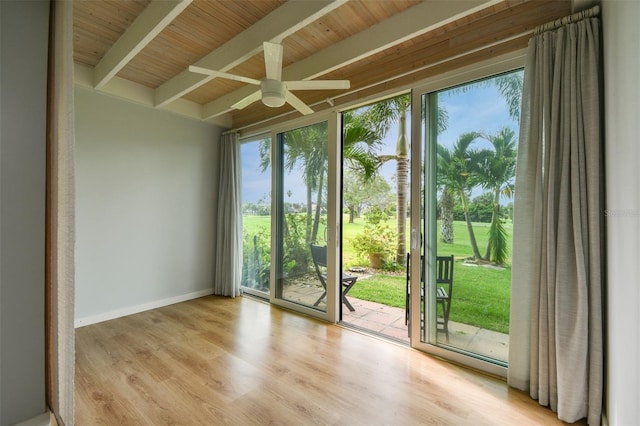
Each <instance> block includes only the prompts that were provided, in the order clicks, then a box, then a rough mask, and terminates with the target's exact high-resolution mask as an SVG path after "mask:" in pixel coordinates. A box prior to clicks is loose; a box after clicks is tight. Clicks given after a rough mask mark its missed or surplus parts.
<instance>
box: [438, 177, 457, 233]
mask: <svg viewBox="0 0 640 426" xmlns="http://www.w3.org/2000/svg"><path fill="white" fill-rule="evenodd" d="M453 206H454V201H453V194H452V193H451V189H450V188H449V187H448V186H445V187H444V189H443V190H442V196H441V197H440V238H441V240H442V242H443V243H446V244H453Z"/></svg>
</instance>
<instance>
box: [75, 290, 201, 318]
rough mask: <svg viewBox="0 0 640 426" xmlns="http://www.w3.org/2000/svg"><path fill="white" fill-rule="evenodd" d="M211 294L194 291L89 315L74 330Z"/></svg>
mask: <svg viewBox="0 0 640 426" xmlns="http://www.w3.org/2000/svg"><path fill="white" fill-rule="evenodd" d="M210 294H213V289H210V288H209V289H206V290H200V291H195V292H193V293H188V294H182V295H180V296H174V297H169V298H167V299H162V300H155V301H153V302H149V303H143V304H142V305H136V306H127V307H126V308H121V309H116V310H114V311H109V312H104V313H102V314H98V315H91V316H88V317H84V318H77V319H76V320H75V322H74V325H75V328H79V327H84V326H86V325H91V324H97V323H99V322H103V321H108V320H112V319H116V318H120V317H124V316H127V315H132V314H137V313H139V312H144V311H149V310H151V309H156V308H161V307H163V306H168V305H173V304H175V303H180V302H185V301H187V300H192V299H197V298H199V297H204V296H209V295H210Z"/></svg>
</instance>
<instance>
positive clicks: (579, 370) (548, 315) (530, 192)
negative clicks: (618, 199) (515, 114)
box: [508, 17, 604, 424]
mask: <svg viewBox="0 0 640 426" xmlns="http://www.w3.org/2000/svg"><path fill="white" fill-rule="evenodd" d="M569 21H571V20H569ZM600 38H601V37H600V19H599V18H597V17H591V18H588V19H583V20H581V21H578V22H569V23H566V24H563V25H561V26H560V27H558V28H554V29H552V30H547V31H544V32H542V33H540V34H537V35H536V36H534V37H533V38H532V39H531V40H530V42H529V47H528V54H527V62H526V65H525V77H524V88H523V104H522V118H521V128H520V141H519V148H518V151H519V152H518V163H517V171H516V195H515V201H514V235H513V239H514V242H513V265H512V267H513V269H512V277H513V278H512V290H511V291H512V295H511V300H512V304H511V330H510V336H511V337H510V339H511V341H510V347H509V373H508V380H509V384H510V385H511V386H513V387H516V388H519V389H522V390H527V391H529V393H530V395H531V397H532V398H534V399H537V400H538V401H539V403H540V404H542V405H548V406H550V407H551V409H552V410H554V411H556V412H557V413H558V417H559V418H560V419H561V420H564V421H567V422H574V421H577V420H579V419H582V418H585V417H586V418H587V419H588V422H589V424H599V423H600V421H601V411H602V397H603V368H604V366H603V351H604V347H603V289H604V284H603V279H604V278H603V277H604V275H603V270H604V250H603V240H604V235H603V212H604V190H603V188H604V185H603V179H604V173H603V156H602V152H603V142H604V141H603V136H602V135H603V123H602V99H603V98H602V76H601V51H600Z"/></svg>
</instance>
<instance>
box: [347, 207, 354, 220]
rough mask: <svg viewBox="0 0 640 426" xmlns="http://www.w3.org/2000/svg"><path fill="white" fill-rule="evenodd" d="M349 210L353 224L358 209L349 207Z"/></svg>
mask: <svg viewBox="0 0 640 426" xmlns="http://www.w3.org/2000/svg"><path fill="white" fill-rule="evenodd" d="M347 208H348V209H349V223H353V221H354V220H355V218H356V209H355V207H353V206H348V207H347Z"/></svg>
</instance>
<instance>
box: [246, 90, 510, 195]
mask: <svg viewBox="0 0 640 426" xmlns="http://www.w3.org/2000/svg"><path fill="white" fill-rule="evenodd" d="M439 102H440V106H441V107H444V108H445V109H446V110H447V113H448V116H449V125H448V129H447V130H446V131H445V132H443V133H441V134H440V135H439V136H438V141H439V143H441V144H442V145H445V146H448V147H451V146H452V145H453V144H454V143H455V142H456V140H457V139H458V136H459V135H461V134H462V133H466V132H471V131H478V132H485V133H489V134H493V133H497V132H498V131H499V130H500V129H501V128H502V127H504V126H508V127H510V128H512V129H513V130H514V131H516V134H517V133H518V124H517V123H516V122H515V121H514V120H512V119H511V118H510V117H509V113H508V109H507V105H506V103H505V101H504V100H503V99H502V97H501V96H500V94H499V93H498V90H497V89H496V88H495V86H493V85H485V86H476V87H475V88H474V89H473V90H470V91H467V92H461V91H456V92H449V91H445V92H442V93H441V95H440V97H439ZM410 128H411V127H410V123H407V129H410ZM397 138H398V126H397V125H394V126H392V127H391V130H390V131H389V134H388V135H387V136H386V137H385V138H384V141H383V147H382V149H381V150H380V152H381V154H393V153H394V152H395V144H396V141H397ZM490 146H491V145H490V144H489V143H488V142H486V141H485V142H482V141H478V142H477V145H475V147H476V148H478V149H482V148H488V147H490ZM257 152H258V151H257V144H249V145H247V144H244V145H243V147H242V153H241V156H242V170H243V172H242V173H243V182H242V185H243V199H242V202H243V203H247V202H250V203H256V202H258V201H259V200H260V199H261V198H263V197H264V196H265V194H269V193H270V191H271V175H270V171H268V172H267V173H266V174H265V173H262V172H261V171H260V169H259V161H260V160H259V158H258V155H257ZM394 173H395V163H394V162H392V161H389V162H387V163H386V164H385V165H384V166H383V167H382V168H381V174H382V176H384V177H385V178H386V179H387V180H388V181H389V183H390V184H391V185H392V187H393V186H394V184H393V181H392V176H393V175H394ZM284 190H285V192H286V191H288V190H291V192H292V194H293V195H292V197H291V198H290V200H291V201H293V202H305V196H306V193H305V190H304V184H303V183H302V179H301V173H300V171H297V172H296V171H294V172H292V174H291V175H289V176H288V177H285V188H284ZM285 198H286V199H287V200H289V198H288V197H285ZM267 200H268V198H267Z"/></svg>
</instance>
